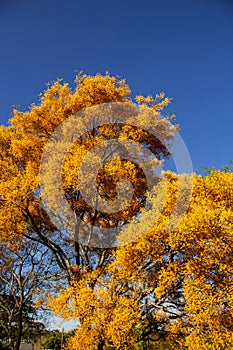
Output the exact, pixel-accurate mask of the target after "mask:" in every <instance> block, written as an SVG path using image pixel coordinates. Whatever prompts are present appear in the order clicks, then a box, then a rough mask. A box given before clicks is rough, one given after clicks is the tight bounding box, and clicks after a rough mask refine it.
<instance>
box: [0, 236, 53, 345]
mask: <svg viewBox="0 0 233 350" xmlns="http://www.w3.org/2000/svg"><path fill="white" fill-rule="evenodd" d="M14 248H15V250H14V251H12V250H11V249H10V248H9V247H6V246H4V245H1V258H0V263H1V264H0V266H1V267H0V272H1V273H0V330H1V341H4V342H8V343H9V346H10V348H11V349H12V350H18V349H19V347H20V342H21V339H22V338H25V337H26V338H28V336H29V334H31V335H32V333H33V331H34V330H35V328H38V327H35V325H36V324H35V321H36V319H37V318H38V317H39V312H38V307H37V305H36V302H37V300H38V297H39V296H40V293H41V294H42V293H45V292H46V293H47V292H48V291H49V290H50V289H51V287H50V286H51V285H52V284H53V280H54V279H55V276H56V272H57V268H56V266H54V258H53V256H51V254H49V253H50V252H49V251H48V249H47V248H45V247H43V246H41V245H39V244H38V243H37V242H34V241H24V242H20V243H19V246H18V247H16V242H15V247H14ZM56 279H57V277H56ZM37 326H38V325H37Z"/></svg>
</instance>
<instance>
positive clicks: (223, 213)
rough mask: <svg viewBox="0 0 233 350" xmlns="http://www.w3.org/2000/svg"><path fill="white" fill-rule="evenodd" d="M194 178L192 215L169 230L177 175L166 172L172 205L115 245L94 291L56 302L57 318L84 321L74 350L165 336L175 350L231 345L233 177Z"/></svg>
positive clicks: (80, 290)
mask: <svg viewBox="0 0 233 350" xmlns="http://www.w3.org/2000/svg"><path fill="white" fill-rule="evenodd" d="M192 179H193V186H194V187H193V194H192V198H191V201H190V206H189V210H188V212H187V213H186V214H185V216H184V217H183V219H182V221H181V222H180V224H179V225H178V226H177V227H176V228H175V229H174V230H173V231H172V232H168V231H167V230H166V227H167V224H168V217H169V214H170V212H171V210H172V207H173V205H174V199H175V197H176V192H177V176H176V175H174V174H170V173H168V174H167V178H166V182H167V188H168V189H169V190H168V194H169V195H168V196H167V197H168V200H167V202H166V206H165V208H164V211H163V212H162V214H161V216H160V218H159V220H158V221H157V223H156V224H155V226H154V227H153V229H151V230H150V231H148V232H147V233H146V234H145V235H144V236H143V237H140V238H139V239H138V240H136V241H134V242H132V243H129V244H127V245H123V246H121V247H119V248H118V250H117V251H116V254H115V260H114V261H113V262H112V263H111V264H110V265H109V266H108V278H107V279H105V280H104V279H103V278H102V277H100V278H98V281H97V283H96V288H95V289H94V290H93V289H91V288H88V287H86V286H81V285H80V283H77V284H74V286H72V287H70V288H68V289H67V290H65V291H63V292H62V293H61V294H60V297H59V298H58V299H57V300H52V303H53V309H54V311H56V312H57V313H58V314H60V315H65V317H66V318H69V317H70V318H71V317H76V318H79V319H80V321H81V322H80V323H81V325H80V328H79V329H78V330H77V332H76V335H75V337H74V338H73V339H71V340H70V343H69V346H68V348H69V349H79V348H83V349H97V347H96V342H97V340H99V339H102V340H103V341H105V345H106V346H107V345H112V346H114V348H115V349H135V348H137V345H136V344H137V343H138V344H140V341H143V342H144V343H145V341H146V339H149V342H150V344H151V345H150V346H151V348H152V349H153V344H155V345H154V347H155V348H156V344H157V346H158V344H159V342H158V343H156V339H158V340H159V339H160V336H161V334H163V335H164V334H165V335H166V336H165V338H166V342H167V344H170V346H171V348H174V349H183V348H184V347H185V348H187V349H189V350H191V349H192V350H194V349H198V350H201V349H203V350H204V349H231V348H232V344H233V338H232V336H233V333H232V327H233V304H232V302H233V299H232V295H233V294H232V291H233V290H232V278H233V263H232V254H233V251H232V247H233V236H232V222H233V220H232V219H233V173H232V172H227V173H224V172H221V171H214V172H212V173H211V174H210V175H208V176H206V177H202V176H198V175H192ZM151 200H152V201H153V200H155V199H154V198H152V199H151ZM145 210H146V209H145ZM89 278H93V277H92V276H91V275H89ZM97 286H99V287H97ZM161 332H162V333H161Z"/></svg>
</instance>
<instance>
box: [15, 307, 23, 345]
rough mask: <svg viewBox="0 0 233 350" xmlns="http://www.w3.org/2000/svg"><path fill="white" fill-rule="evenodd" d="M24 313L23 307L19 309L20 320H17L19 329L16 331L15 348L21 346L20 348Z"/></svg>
mask: <svg viewBox="0 0 233 350" xmlns="http://www.w3.org/2000/svg"><path fill="white" fill-rule="evenodd" d="M22 313H23V309H22V307H21V308H20V310H19V315H18V322H17V326H18V330H17V333H16V340H15V346H14V350H19V348H20V343H21V338H22V333H23V315H22Z"/></svg>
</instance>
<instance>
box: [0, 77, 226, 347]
mask: <svg viewBox="0 0 233 350" xmlns="http://www.w3.org/2000/svg"><path fill="white" fill-rule="evenodd" d="M169 103H170V98H168V97H166V96H165V94H164V93H159V94H156V95H155V97H152V96H147V97H143V96H137V97H136V98H135V99H134V100H133V99H132V98H131V97H130V88H129V86H128V85H127V83H126V81H125V80H123V79H119V78H116V77H112V76H110V75H109V74H108V73H106V75H101V74H97V75H96V76H93V77H92V76H87V75H85V74H79V75H78V76H77V78H76V85H75V88H74V89H71V88H70V87H69V86H68V84H66V83H63V82H62V81H60V80H58V81H55V82H54V83H52V84H50V85H48V87H47V89H46V90H45V91H44V92H43V93H42V94H41V95H40V101H39V104H37V105H36V104H33V105H32V106H31V107H30V110H29V111H27V112H21V111H19V110H17V109H14V111H13V116H12V118H11V119H10V122H9V126H2V127H1V128H0V150H1V152H0V167H1V173H0V241H1V247H2V252H1V256H2V259H3V260H4V264H3V267H4V269H5V270H4V271H5V272H6V273H9V270H8V267H9V268H11V271H14V263H13V262H10V263H9V264H8V265H7V261H8V260H7V259H6V256H7V251H10V252H11V255H12V256H13V255H17V254H18V256H21V255H20V249H22V247H25V249H26V251H28V249H29V251H30V247H34V248H35V247H37V248H39V249H37V248H36V249H37V250H34V253H33V254H31V253H29V254H28V255H27V254H26V256H28V258H29V260H30V259H31V260H30V261H31V263H30V262H29V264H28V263H27V264H26V266H27V267H26V270H25V274H24V275H22V278H21V279H20V281H22V280H23V279H24V278H25V275H26V276H30V277H31V276H35V273H36V271H38V268H39V269H41V270H40V272H41V274H38V276H37V277H36V280H33V279H32V281H31V282H30V283H31V286H33V283H35V281H36V283H37V282H38V284H36V285H35V292H36V293H38V294H37V295H36V297H35V295H33V296H32V298H34V299H33V300H35V299H37V302H38V303H37V305H45V304H46V305H47V306H48V307H49V308H50V309H51V310H52V311H53V312H54V313H55V314H57V315H59V316H61V317H63V318H65V319H72V318H75V319H77V320H78V321H79V326H78V328H77V330H76V332H75V334H74V336H72V337H70V338H69V339H68V340H67V342H68V343H67V344H68V345H67V349H73V350H76V349H80V348H81V349H88V350H91V349H93V350H94V349H98V350H100V349H107V348H109V349H110V348H111V349H118V350H121V349H140V347H141V348H145V346H149V347H150V348H151V349H153V348H155V349H156V346H159V345H158V344H159V342H161V341H162V342H166V346H167V347H168V348H169V347H170V348H174V349H188V350H191V349H192V350H194V349H199V350H202V349H203V350H204V349H231V348H232V344H233V335H232V334H233V333H232V327H233V322H232V316H233V315H232V306H233V305H232V303H233V299H232V295H233V294H232V292H233V290H232V272H233V264H232V253H233V252H232V243H233V242H232V239H233V238H232V222H233V220H232V219H233V210H232V209H233V206H232V204H233V202H232V198H233V193H232V191H233V190H232V188H233V186H232V185H233V174H232V172H231V171H217V170H216V171H215V170H211V171H210V172H209V174H208V175H206V176H200V175H196V174H191V175H190V174H180V175H177V174H174V173H172V172H163V173H162V174H160V175H159V172H158V169H159V167H161V165H162V163H163V160H164V159H166V158H168V157H169V156H171V151H170V144H171V143H172V140H173V139H174V135H175V133H176V131H177V130H178V126H177V125H173V124H172V122H171V120H172V119H173V116H172V115H165V116H163V117H162V116H161V112H162V111H163V109H164V107H166V106H167V105H168V104H169ZM103 145H104V147H103ZM225 170H226V169H225ZM187 201H188V203H187ZM67 213H68V214H67ZM178 219H179V220H178ZM34 248H33V249H34ZM43 254H44V256H43ZM21 258H22V259H23V257H22V256H21ZM43 259H44V260H43ZM16 261H17V262H18V261H20V259H19V260H16ZM27 261H28V260H27ZM49 262H51V265H50V264H49ZM50 267H51V269H50ZM31 268H32V272H31V270H30V269H31ZM55 277H56V278H55ZM16 280H17V279H16ZM27 281H29V277H28V278H27ZM44 282H46V283H47V282H51V286H52V288H51V286H49V283H47V287H46V288H44ZM20 283H21V282H20ZM25 283H26V282H25ZM30 283H29V284H30ZM46 283H45V285H46ZM40 286H43V288H41V289H40ZM32 288H34V287H32ZM58 291H59V292H58ZM24 295H25V294H24ZM156 344H157V345H156ZM160 344H161V343H160Z"/></svg>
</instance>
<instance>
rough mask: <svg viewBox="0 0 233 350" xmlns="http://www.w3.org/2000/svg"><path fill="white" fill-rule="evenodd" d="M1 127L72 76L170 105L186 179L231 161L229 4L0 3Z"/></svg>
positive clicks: (167, 0) (166, 0)
mask: <svg viewBox="0 0 233 350" xmlns="http://www.w3.org/2000/svg"><path fill="white" fill-rule="evenodd" d="M0 48H1V52H0V78H1V85H0V119H1V123H4V124H5V123H6V122H7V120H8V118H9V114H10V112H11V105H13V104H20V105H21V109H22V110H27V107H28V105H29V104H31V103H32V102H37V101H38V94H39V92H40V91H42V90H43V89H44V88H45V85H44V83H45V82H48V81H51V80H55V79H56V78H64V80H65V81H67V82H69V83H70V84H73V80H74V77H75V73H74V71H75V69H76V70H83V71H84V72H86V73H88V74H95V73H97V72H102V73H104V72H105V71H106V70H109V71H110V73H111V74H113V75H120V76H122V77H125V78H126V79H127V81H128V83H129V85H130V86H131V88H132V91H133V95H135V94H138V93H142V94H154V93H156V92H159V91H164V92H165V93H167V95H168V96H171V97H173V98H174V101H173V103H172V106H171V110H172V111H175V112H176V114H177V122H178V123H179V124H180V125H181V128H182V131H181V135H182V137H183V139H184V140H185V143H186V145H187V147H188V149H189V152H190V155H191V158H192V161H193V166H194V169H195V170H197V171H198V172H199V171H200V168H201V166H207V167H211V166H215V167H217V168H219V167H221V166H222V165H224V164H227V163H228V161H229V160H230V159H233V1H232V0H140V1H139V0H118V1H111V0H108V1H107V0H98V1H96V0H85V1H77V0H74V1H71V0H70V1H69V0H40V1H35V0H34V1H33V0H32V1H29V0H28V1H27V0H21V1H17V0H0Z"/></svg>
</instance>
